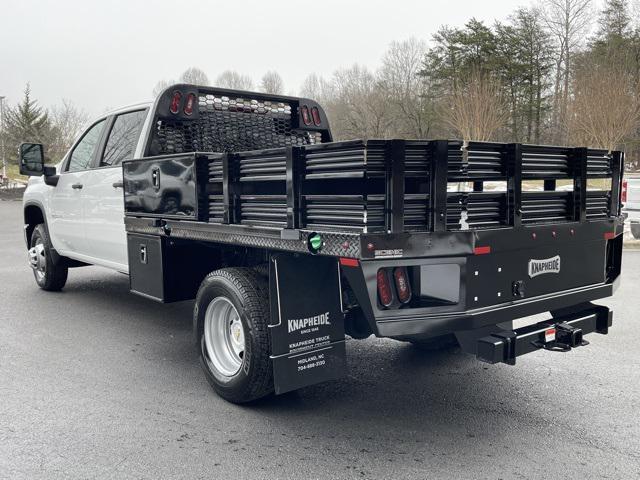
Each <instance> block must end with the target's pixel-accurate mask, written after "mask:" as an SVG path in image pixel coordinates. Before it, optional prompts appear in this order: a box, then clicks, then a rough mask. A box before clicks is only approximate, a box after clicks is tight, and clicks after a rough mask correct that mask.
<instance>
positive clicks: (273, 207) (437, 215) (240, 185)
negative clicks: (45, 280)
mask: <svg viewBox="0 0 640 480" xmlns="http://www.w3.org/2000/svg"><path fill="white" fill-rule="evenodd" d="M173 88H182V89H184V90H185V91H186V92H190V91H192V92H194V94H195V95H197V97H198V99H199V109H198V114H197V115H196V116H194V117H195V118H194V117H191V118H174V116H172V115H171V114H170V113H168V111H167V105H168V100H167V98H166V97H167V95H170V93H171V91H172V90H168V91H167V92H165V94H163V95H161V96H160V97H159V99H158V100H157V101H156V105H155V106H154V108H155V115H156V119H155V121H154V123H153V125H154V128H153V130H152V131H151V132H149V133H148V136H149V137H148V145H149V146H148V148H147V155H148V156H146V157H145V158H142V159H137V160H133V161H130V162H125V163H124V165H123V175H124V184H125V189H124V190H125V212H126V218H125V225H126V229H127V232H128V234H129V237H130V258H129V261H130V275H131V278H132V280H131V283H132V290H134V291H136V292H138V293H142V294H144V295H147V296H151V297H153V298H156V299H158V300H161V301H174V300H182V299H186V298H193V295H194V291H195V290H194V286H195V285H197V282H196V281H184V278H187V277H188V278H194V279H195V278H198V279H201V278H202V275H204V273H206V270H207V268H210V267H217V266H220V265H225V264H227V263H229V262H230V261H229V256H236V257H237V256H238V255H240V256H242V257H243V258H245V259H248V258H251V261H252V262H258V261H259V260H260V261H262V262H264V263H266V264H269V265H270V269H271V277H270V278H271V284H272V289H271V294H272V312H274V313H278V314H279V315H282V312H281V310H275V309H276V308H277V307H276V306H274V305H275V303H276V301H277V300H281V298H282V295H294V296H302V297H305V296H306V297H307V298H311V297H312V296H317V295H318V293H317V291H316V290H314V288H315V287H314V282H309V281H308V277H309V276H310V275H312V274H313V272H310V271H309V268H306V269H305V270H304V271H300V272H299V274H298V278H296V279H293V281H292V279H291V278H289V279H288V282H289V283H288V284H289V286H290V291H288V292H286V293H283V292H280V293H279V297H278V298H275V297H276V296H277V295H275V294H274V282H276V280H277V279H276V278H274V269H273V261H274V260H273V259H274V258H275V257H278V258H281V261H282V262H283V264H286V265H289V266H290V264H291V262H294V263H295V261H296V259H298V260H297V261H300V262H302V263H305V265H307V264H309V262H311V264H313V258H317V259H318V262H319V264H320V262H322V263H323V264H325V265H326V261H327V260H328V261H330V262H331V261H333V262H334V264H335V265H336V268H338V269H339V271H340V274H339V275H335V276H333V277H332V278H331V280H326V281H327V283H328V284H329V285H330V287H329V288H328V290H327V293H326V295H328V296H332V295H333V294H334V293H335V291H337V290H336V289H339V293H340V305H337V306H336V305H335V302H330V303H331V304H332V307H331V308H332V309H333V310H334V311H335V310H336V309H337V311H338V312H340V313H341V314H344V315H346V318H347V319H348V318H349V315H350V314H355V315H357V316H358V317H359V318H361V319H364V320H365V321H366V324H367V327H368V329H369V331H370V333H373V334H375V335H378V336H387V337H393V338H398V339H404V340H411V339H422V338H429V337H435V336H439V335H444V334H450V333H456V335H457V336H458V339H459V341H460V343H461V344H462V346H463V348H464V349H465V350H466V351H469V352H472V353H477V354H478V355H479V357H480V358H481V359H484V360H487V361H492V359H502V360H497V361H505V362H507V363H512V360H513V361H514V360H515V356H514V355H516V356H517V354H514V352H515V350H514V349H513V348H512V345H515V344H517V342H515V340H514V341H513V342H512V340H505V339H504V338H503V337H501V336H500V335H502V334H503V332H504V331H507V332H511V333H509V334H508V335H507V337H509V338H512V337H513V335H515V336H516V337H518V335H522V336H524V335H530V334H531V332H529V331H527V332H520V333H518V332H515V333H513V331H512V330H510V329H506V330H505V329H504V328H502V327H500V326H498V324H501V323H503V322H510V321H512V320H514V319H516V318H521V317H525V316H529V315H533V314H537V313H542V312H551V316H552V320H553V321H552V323H548V322H547V323H545V322H543V324H542V325H541V326H539V329H542V331H546V330H548V329H549V328H551V327H547V328H543V327H545V326H548V325H555V324H559V323H563V322H564V321H565V320H566V319H570V320H571V319H574V316H575V315H578V316H580V314H581V312H584V315H583V316H587V317H589V318H593V321H591V320H589V321H582V322H581V323H580V325H581V326H582V328H583V329H584V331H583V332H581V335H582V333H589V332H590V331H598V332H600V333H606V331H607V328H608V326H609V325H610V323H611V315H610V312H608V310H607V311H606V312H604V311H603V310H602V307H596V306H594V305H592V304H591V303H590V302H591V301H593V300H597V299H600V298H604V297H607V296H610V295H612V294H613V292H614V290H615V288H616V286H617V281H618V277H619V273H620V267H621V252H622V232H623V219H622V217H621V215H620V186H621V181H622V165H623V154H622V153H621V152H606V151H603V150H597V149H587V148H569V147H553V146H537V145H523V144H505V143H495V142H494V143H488V142H470V143H464V142H461V141H450V140H401V139H398V140H354V141H347V142H331V141H330V140H331V134H330V130H329V127H328V124H327V122H326V117H325V115H324V113H323V112H322V110H321V108H320V106H319V105H317V104H316V103H315V102H312V101H310V100H305V99H295V98H289V97H268V98H269V100H267V97H265V96H260V95H256V94H249V93H247V92H230V91H221V90H219V89H210V88H203V87H193V86H178V87H173ZM252 96H253V97H255V98H252ZM234 101H235V103H234ZM264 102H268V108H264V109H263V111H262V112H258V109H259V108H260V107H256V108H253V107H252V106H253V105H262V104H264ZM238 105H239V106H238ZM303 106H304V107H306V108H308V109H311V108H315V109H317V111H318V115H319V123H318V125H313V124H312V125H305V124H304V119H303V117H302V113H301V109H302V108H303ZM252 108H253V109H252ZM274 112H275V113H274ZM180 115H181V114H179V115H178V117H180ZM260 115H262V116H260ZM270 115H271V116H272V117H273V118H271V117H270ZM255 118H259V121H256V120H255ZM225 122H226V123H225ZM229 122H231V124H232V125H235V126H236V127H235V128H234V129H231V130H229V129H227V130H225V129H224V128H222V127H223V126H224V125H228V124H229ZM265 131H267V132H269V133H268V134H265V133H264V132H265ZM206 146H208V147H215V148H216V149H217V151H200V150H201V147H206ZM239 146H240V147H242V148H245V150H242V151H240V150H238V149H237V148H238V147H239ZM248 147H258V148H253V149H252V148H248ZM259 147H270V148H259ZM594 181H601V182H603V184H604V181H606V182H609V184H608V185H607V186H606V187H604V188H600V189H592V186H593V183H594ZM530 182H538V183H539V184H540V186H541V188H542V190H530V189H529V188H528V187H529V186H530V185H529V183H530ZM461 183H465V184H468V185H469V186H470V188H469V189H468V190H467V191H455V189H454V188H452V187H454V186H456V185H459V184H461ZM560 183H564V184H567V183H568V184H570V185H571V189H570V190H564V189H562V188H558V187H559V184H560ZM496 184H497V185H498V186H499V187H501V188H498V189H496V190H493V189H490V188H489V187H492V186H495V185H496ZM140 236H143V238H148V239H149V241H150V242H151V243H150V244H149V245H150V246H149V245H145V246H144V249H145V251H146V253H144V254H143V253H141V252H140V251H139V248H142V244H141V243H140V238H141V237H140ZM131 239H133V240H131ZM212 246H215V247H216V248H217V249H218V250H219V252H222V253H219V254H218V255H217V256H206V255H205V254H203V253H202V252H208V251H209V250H208V248H209V247H212ZM151 250H153V251H154V252H155V253H153V254H154V255H156V256H157V258H158V262H157V264H155V263H154V264H153V265H150V264H149V257H148V256H147V258H146V263H143V262H142V259H143V258H142V257H143V256H144V255H149V252H150V251H151ZM185 252H190V254H191V255H193V261H184V259H185V258H187V257H185ZM205 257H206V258H207V260H203V259H204V258H205ZM213 257H215V258H213ZM555 258H557V259H558V260H557V265H555V263H554V265H553V268H552V269H551V270H548V271H545V268H547V267H545V266H544V265H542V266H540V265H541V262H545V261H550V260H552V259H555ZM287 259H288V260H287ZM321 259H325V260H321ZM331 259H332V260H331ZM247 261H248V260H247ZM536 262H537V263H536ZM547 263H548V262H547ZM531 265H533V266H531ZM399 267H405V268H406V272H407V275H408V278H409V279H410V283H411V285H412V286H413V295H412V297H411V300H410V301H408V302H406V303H403V302H399V301H398V298H394V299H393V302H392V303H391V304H390V305H388V306H383V305H382V303H381V300H380V293H379V285H378V282H377V275H378V273H379V272H380V270H381V269H383V270H385V269H386V270H388V271H389V272H394V271H395V270H394V269H397V268H399ZM536 268H538V269H541V270H542V271H535V269H536ZM531 269H533V270H534V271H532V270H531ZM177 278H180V279H182V280H180V281H176V280H175V279H177ZM434 278H437V282H433V279H434ZM154 279H155V280H154ZM430 279H431V280H430ZM432 283H436V284H437V283H441V284H442V285H441V287H442V286H444V287H443V288H445V290H447V292H448V293H447V292H443V291H442V288H438V286H437V285H432ZM192 284H193V285H192ZM316 285H317V283H316ZM196 288H197V287H196ZM150 292H151V293H150ZM343 293H346V294H347V295H346V296H347V297H348V298H347V299H345V298H344V297H343ZM295 308H298V309H301V308H302V309H304V307H303V306H300V305H298V306H297V307H295ZM295 308H294V309H295ZM592 312H596V313H593V315H592ZM296 314H297V315H298V316H299V317H300V316H304V315H305V314H306V313H305V312H296ZM308 314H309V315H312V314H314V311H310V312H308ZM589 315H592V316H589ZM335 316H336V313H335V312H334V313H332V318H335ZM294 317H295V315H294ZM281 320H282V319H280V321H281ZM574 320H575V319H574ZM603 322H604V323H603ZM569 325H570V324H569ZM603 325H604V326H603ZM534 330H535V329H534ZM481 334H482V338H481V337H480V335H481ZM491 335H493V337H491ZM496 335H497V336H496ZM487 336H489V337H491V338H493V339H494V340H495V339H496V338H502V340H500V341H494V342H493V347H491V348H492V349H493V350H492V353H491V354H489V353H487V348H489V347H487V345H488V343H489V344H490V343H491V342H487V340H486V338H487ZM482 339H484V340H482ZM343 340H344V338H342V339H341V338H340V331H337V332H335V331H334V332H331V342H330V343H331V345H332V346H334V347H336V346H337V345H338V344H339V343H340V342H343ZM501 342H502V343H501ZM509 342H512V343H509ZM507 344H508V345H507ZM479 345H480V347H479ZM505 345H506V346H505ZM573 346H578V345H573ZM543 347H544V345H543V344H541V345H540V347H536V348H543ZM525 350H527V351H528V350H529V349H524V350H523V349H520V351H521V353H526V351H525ZM504 352H507V353H504ZM283 355H284V354H283ZM338 356H339V354H338ZM336 358H337V357H336ZM336 362H337V363H336ZM339 364H340V362H339V359H338V360H336V359H334V361H333V362H329V365H330V367H331V368H334V369H335V368H338V367H337V366H336V365H339ZM320 370H321V369H317V370H316V371H317V372H319V371H320ZM320 377H322V379H327V378H331V375H329V376H327V375H325V376H324V377H323V376H322V375H321V374H320V375H319V377H318V378H320ZM296 381H297V380H294V381H293V384H294V385H298V384H296ZM307 383H308V382H307ZM276 384H277V382H276ZM303 384H305V382H304V381H303V382H302V384H300V385H303ZM298 386H299V385H298ZM276 388H277V387H276ZM295 388H297V387H295ZM287 389H288V388H287V387H283V388H281V389H280V391H285V390H287Z"/></svg>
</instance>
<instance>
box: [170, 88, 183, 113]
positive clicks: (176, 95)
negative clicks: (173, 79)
mask: <svg viewBox="0 0 640 480" xmlns="http://www.w3.org/2000/svg"><path fill="white" fill-rule="evenodd" d="M181 98H182V94H181V93H180V92H179V91H178V90H176V91H175V92H173V96H172V97H171V105H169V111H170V112H171V113H173V114H174V115H175V114H176V113H178V112H179V111H180V99H181Z"/></svg>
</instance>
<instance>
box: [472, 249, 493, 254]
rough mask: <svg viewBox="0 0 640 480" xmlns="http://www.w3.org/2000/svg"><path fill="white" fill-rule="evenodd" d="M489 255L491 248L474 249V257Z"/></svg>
mask: <svg viewBox="0 0 640 480" xmlns="http://www.w3.org/2000/svg"><path fill="white" fill-rule="evenodd" d="M487 253H491V247H476V248H474V249H473V254H474V255H486V254H487Z"/></svg>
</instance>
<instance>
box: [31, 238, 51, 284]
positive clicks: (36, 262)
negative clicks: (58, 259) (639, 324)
mask: <svg viewBox="0 0 640 480" xmlns="http://www.w3.org/2000/svg"><path fill="white" fill-rule="evenodd" d="M45 255H46V254H45V251H44V244H43V243H42V239H41V238H38V239H36V243H35V245H34V246H33V247H31V248H30V249H29V266H30V267H31V268H32V269H33V273H34V275H35V276H36V279H37V280H38V281H39V282H41V281H42V280H44V276H45V273H46V271H47V258H46V256H45Z"/></svg>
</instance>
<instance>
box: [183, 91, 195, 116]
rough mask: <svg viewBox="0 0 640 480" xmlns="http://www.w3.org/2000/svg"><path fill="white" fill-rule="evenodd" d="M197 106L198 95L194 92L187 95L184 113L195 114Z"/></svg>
mask: <svg viewBox="0 0 640 480" xmlns="http://www.w3.org/2000/svg"><path fill="white" fill-rule="evenodd" d="M195 106H196V96H195V94H193V93H190V94H189V95H187V101H186V102H185V104H184V114H185V115H191V114H193V108H194V107H195Z"/></svg>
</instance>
